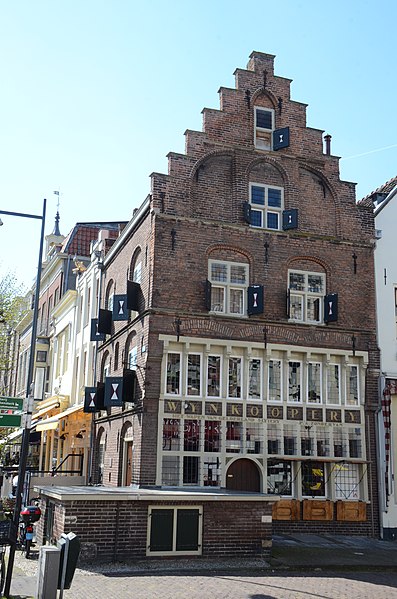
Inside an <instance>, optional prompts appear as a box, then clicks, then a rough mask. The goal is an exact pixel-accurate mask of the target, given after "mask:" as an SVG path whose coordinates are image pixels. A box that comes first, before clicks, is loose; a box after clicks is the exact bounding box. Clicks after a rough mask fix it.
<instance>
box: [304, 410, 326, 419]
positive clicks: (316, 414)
mask: <svg viewBox="0 0 397 599" xmlns="http://www.w3.org/2000/svg"><path fill="white" fill-rule="evenodd" d="M322 419H323V411H322V409H321V408H306V420H310V421H312V422H321V421H322Z"/></svg>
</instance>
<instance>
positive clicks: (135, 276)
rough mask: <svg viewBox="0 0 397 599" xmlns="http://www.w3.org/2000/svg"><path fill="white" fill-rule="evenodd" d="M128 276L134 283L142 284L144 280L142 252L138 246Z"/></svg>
mask: <svg viewBox="0 0 397 599" xmlns="http://www.w3.org/2000/svg"><path fill="white" fill-rule="evenodd" d="M128 278H129V280H130V281H134V283H139V284H141V281H142V252H141V249H140V248H137V249H136V250H135V252H134V254H133V256H132V260H131V264H130V269H129V273H128Z"/></svg>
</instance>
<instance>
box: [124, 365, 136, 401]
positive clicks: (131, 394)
mask: <svg viewBox="0 0 397 599" xmlns="http://www.w3.org/2000/svg"><path fill="white" fill-rule="evenodd" d="M135 386H136V372H135V370H129V369H128V368H125V369H124V370H123V396H122V399H123V402H126V401H128V402H131V403H134V402H135V396H136V387H135Z"/></svg>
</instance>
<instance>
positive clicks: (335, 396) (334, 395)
mask: <svg viewBox="0 0 397 599" xmlns="http://www.w3.org/2000/svg"><path fill="white" fill-rule="evenodd" d="M327 403H329V404H335V405H337V404H340V366H339V364H328V365H327Z"/></svg>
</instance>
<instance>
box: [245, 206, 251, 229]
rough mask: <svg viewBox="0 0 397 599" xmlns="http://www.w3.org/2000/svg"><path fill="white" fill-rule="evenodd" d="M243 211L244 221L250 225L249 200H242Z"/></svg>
mask: <svg viewBox="0 0 397 599" xmlns="http://www.w3.org/2000/svg"><path fill="white" fill-rule="evenodd" d="M243 211H244V220H245V222H246V223H248V224H249V225H250V224H251V205H250V203H249V202H244V204H243Z"/></svg>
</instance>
